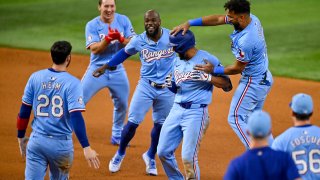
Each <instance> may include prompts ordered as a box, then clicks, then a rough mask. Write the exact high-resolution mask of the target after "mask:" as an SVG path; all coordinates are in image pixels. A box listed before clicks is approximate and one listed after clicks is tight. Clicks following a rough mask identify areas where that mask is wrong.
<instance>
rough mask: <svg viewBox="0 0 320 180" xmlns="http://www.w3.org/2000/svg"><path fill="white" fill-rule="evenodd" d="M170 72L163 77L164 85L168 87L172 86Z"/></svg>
mask: <svg viewBox="0 0 320 180" xmlns="http://www.w3.org/2000/svg"><path fill="white" fill-rule="evenodd" d="M171 81H172V74H171V73H170V74H168V75H167V76H166V79H165V85H166V87H169V88H171V87H172V82H171Z"/></svg>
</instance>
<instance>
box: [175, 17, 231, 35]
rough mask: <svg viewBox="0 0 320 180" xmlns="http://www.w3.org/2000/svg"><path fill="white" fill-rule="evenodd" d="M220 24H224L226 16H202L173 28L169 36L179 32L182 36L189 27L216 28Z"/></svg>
mask: <svg viewBox="0 0 320 180" xmlns="http://www.w3.org/2000/svg"><path fill="white" fill-rule="evenodd" d="M222 24H226V15H209V16H203V17H199V18H196V19H190V20H188V21H186V22H184V23H182V24H180V25H178V26H176V27H174V28H173V29H172V31H171V34H172V35H176V34H177V33H178V32H179V31H181V30H183V32H182V34H183V35H184V34H185V32H186V31H187V30H188V29H189V28H190V27H191V26H217V25H222Z"/></svg>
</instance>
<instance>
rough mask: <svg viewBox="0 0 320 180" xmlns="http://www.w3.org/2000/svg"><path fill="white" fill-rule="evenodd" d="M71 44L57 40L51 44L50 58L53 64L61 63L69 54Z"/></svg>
mask: <svg viewBox="0 0 320 180" xmlns="http://www.w3.org/2000/svg"><path fill="white" fill-rule="evenodd" d="M71 50H72V46H71V44H70V43H69V42H68V41H57V42H55V43H53V45H52V46H51V58H52V61H53V62H54V64H56V65H59V64H63V63H64V62H65V61H66V59H67V57H68V56H69V55H70V53H71Z"/></svg>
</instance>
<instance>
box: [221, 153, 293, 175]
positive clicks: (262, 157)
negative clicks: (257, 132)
mask: <svg viewBox="0 0 320 180" xmlns="http://www.w3.org/2000/svg"><path fill="white" fill-rule="evenodd" d="M290 158H291V157H290V156H289V154H287V153H285V152H281V151H275V150H272V149H271V148H270V147H263V148H255V149H251V150H248V151H246V152H245V153H244V154H242V155H241V156H240V157H238V158H236V159H234V160H233V161H232V162H231V164H230V167H229V168H231V169H232V170H231V169H228V173H227V174H226V176H225V178H224V179H225V180H229V179H237V180H257V179H268V180H271V179H272V180H285V179H294V178H292V177H293V176H294V175H293V174H295V173H297V172H296V167H295V165H294V163H293V161H292V159H290ZM289 161H291V165H292V166H291V167H290V162H289ZM292 167H293V169H292ZM230 172H232V173H230ZM290 176H292V177H290Z"/></svg>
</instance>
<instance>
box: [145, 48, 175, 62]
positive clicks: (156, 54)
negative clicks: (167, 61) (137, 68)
mask: <svg viewBox="0 0 320 180" xmlns="http://www.w3.org/2000/svg"><path fill="white" fill-rule="evenodd" d="M141 54H142V58H143V59H144V61H145V62H151V61H153V60H159V59H161V58H166V57H170V56H172V55H173V54H174V51H173V48H172V47H171V48H169V49H163V50H160V51H153V52H150V51H149V50H148V49H143V50H142V51H141Z"/></svg>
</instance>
